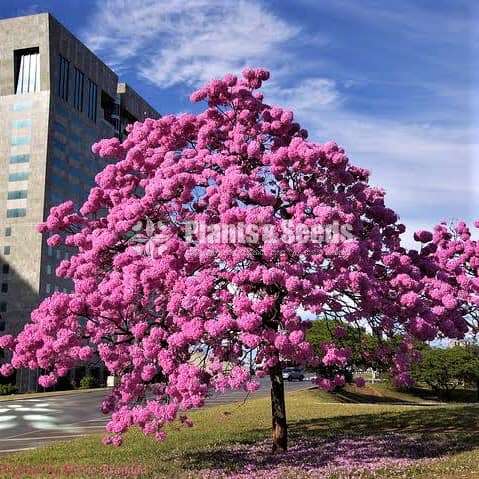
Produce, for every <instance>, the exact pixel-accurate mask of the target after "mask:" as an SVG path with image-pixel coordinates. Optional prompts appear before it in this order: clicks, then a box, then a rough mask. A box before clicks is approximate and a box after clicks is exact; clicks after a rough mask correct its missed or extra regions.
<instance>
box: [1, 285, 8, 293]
mask: <svg viewBox="0 0 479 479" xmlns="http://www.w3.org/2000/svg"><path fill="white" fill-rule="evenodd" d="M7 292H8V283H2V293H7Z"/></svg>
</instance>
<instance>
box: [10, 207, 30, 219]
mask: <svg viewBox="0 0 479 479" xmlns="http://www.w3.org/2000/svg"><path fill="white" fill-rule="evenodd" d="M23 216H27V210H26V208H12V209H10V210H7V218H21V217H23Z"/></svg>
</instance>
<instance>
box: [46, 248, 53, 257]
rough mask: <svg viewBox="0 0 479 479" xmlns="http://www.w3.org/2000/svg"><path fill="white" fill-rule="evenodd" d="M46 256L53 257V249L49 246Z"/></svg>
mask: <svg viewBox="0 0 479 479" xmlns="http://www.w3.org/2000/svg"><path fill="white" fill-rule="evenodd" d="M47 254H48V256H53V248H52V247H51V246H49V247H48V248H47Z"/></svg>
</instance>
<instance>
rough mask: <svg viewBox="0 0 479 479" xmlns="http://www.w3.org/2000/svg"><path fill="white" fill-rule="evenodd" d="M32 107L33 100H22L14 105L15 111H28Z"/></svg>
mask: <svg viewBox="0 0 479 479" xmlns="http://www.w3.org/2000/svg"><path fill="white" fill-rule="evenodd" d="M31 107H32V102H31V101H22V102H19V103H14V104H13V106H12V110H13V111H27V110H30V108H31Z"/></svg>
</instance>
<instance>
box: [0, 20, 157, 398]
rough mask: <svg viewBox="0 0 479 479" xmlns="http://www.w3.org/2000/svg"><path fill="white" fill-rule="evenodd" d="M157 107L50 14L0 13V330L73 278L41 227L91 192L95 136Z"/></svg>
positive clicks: (20, 376) (28, 380)
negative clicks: (64, 274) (62, 206)
mask: <svg viewBox="0 0 479 479" xmlns="http://www.w3.org/2000/svg"><path fill="white" fill-rule="evenodd" d="M158 116H159V115H158V113H157V112H156V111H155V110H154V109H153V108H152V107H151V106H150V105H149V104H148V103H147V102H146V101H144V100H143V99H142V98H141V97H140V96H139V95H138V94H137V93H136V92H135V91H134V90H133V89H131V88H130V87H129V86H128V85H126V84H124V83H119V80H118V76H117V75H116V74H115V73H114V72H113V71H112V70H111V69H110V68H108V67H107V66H106V65H105V64H104V63H103V62H102V61H101V60H100V59H98V58H97V57H96V56H95V55H94V54H93V53H92V52H91V51H90V50H89V49H88V48H87V47H86V46H85V45H83V44H82V43H81V42H80V41H79V40H78V39H77V38H75V37H74V36H73V35H72V34H71V33H70V32H69V31H68V30H67V29H66V28H65V27H63V26H62V25H61V24H60V23H59V22H58V21H57V20H56V19H55V18H53V17H52V16H51V15H49V14H39V15H32V16H27V17H18V18H12V19H5V20H0V161H1V162H2V164H3V167H2V169H1V172H0V334H6V333H13V334H15V333H17V332H19V331H20V330H21V328H22V327H23V325H24V324H25V322H27V321H28V319H29V317H30V313H31V311H32V310H33V309H34V308H35V307H36V306H37V305H38V303H39V301H41V300H42V299H43V298H44V297H46V296H48V295H50V294H51V293H52V292H54V291H68V290H69V288H70V287H71V285H70V284H68V283H67V282H65V281H63V280H61V279H59V278H56V276H55V269H56V267H57V266H58V264H59V262H60V261H61V260H63V259H65V258H68V257H69V255H70V254H71V252H69V251H67V250H62V249H52V248H50V247H49V246H48V245H47V244H46V241H45V239H44V238H42V236H41V235H40V234H38V233H37V232H36V230H35V226H36V225H37V224H38V223H40V222H42V221H43V220H44V219H45V218H46V216H47V215H48V212H49V210H50V208H51V207H52V206H55V205H57V204H59V203H61V202H63V201H65V200H67V199H71V200H73V201H74V202H75V203H76V204H78V205H80V204H81V203H82V202H83V201H84V200H85V199H86V198H87V196H88V192H89V190H90V188H91V187H92V186H93V184H94V177H95V175H96V174H97V173H98V171H100V170H101V169H102V168H103V166H104V162H103V161H100V160H99V159H97V158H95V156H94V155H93V154H92V153H91V145H92V144H93V143H94V142H96V141H97V140H98V139H100V138H109V137H113V136H117V137H120V138H121V137H123V135H124V134H125V127H126V125H127V124H129V123H132V122H134V121H136V120H139V121H142V120H144V119H145V118H157V117H158ZM102 165H103V166H102ZM17 384H18V386H19V387H20V389H22V390H32V389H35V388H36V373H35V372H31V371H20V372H18V373H17Z"/></svg>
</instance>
